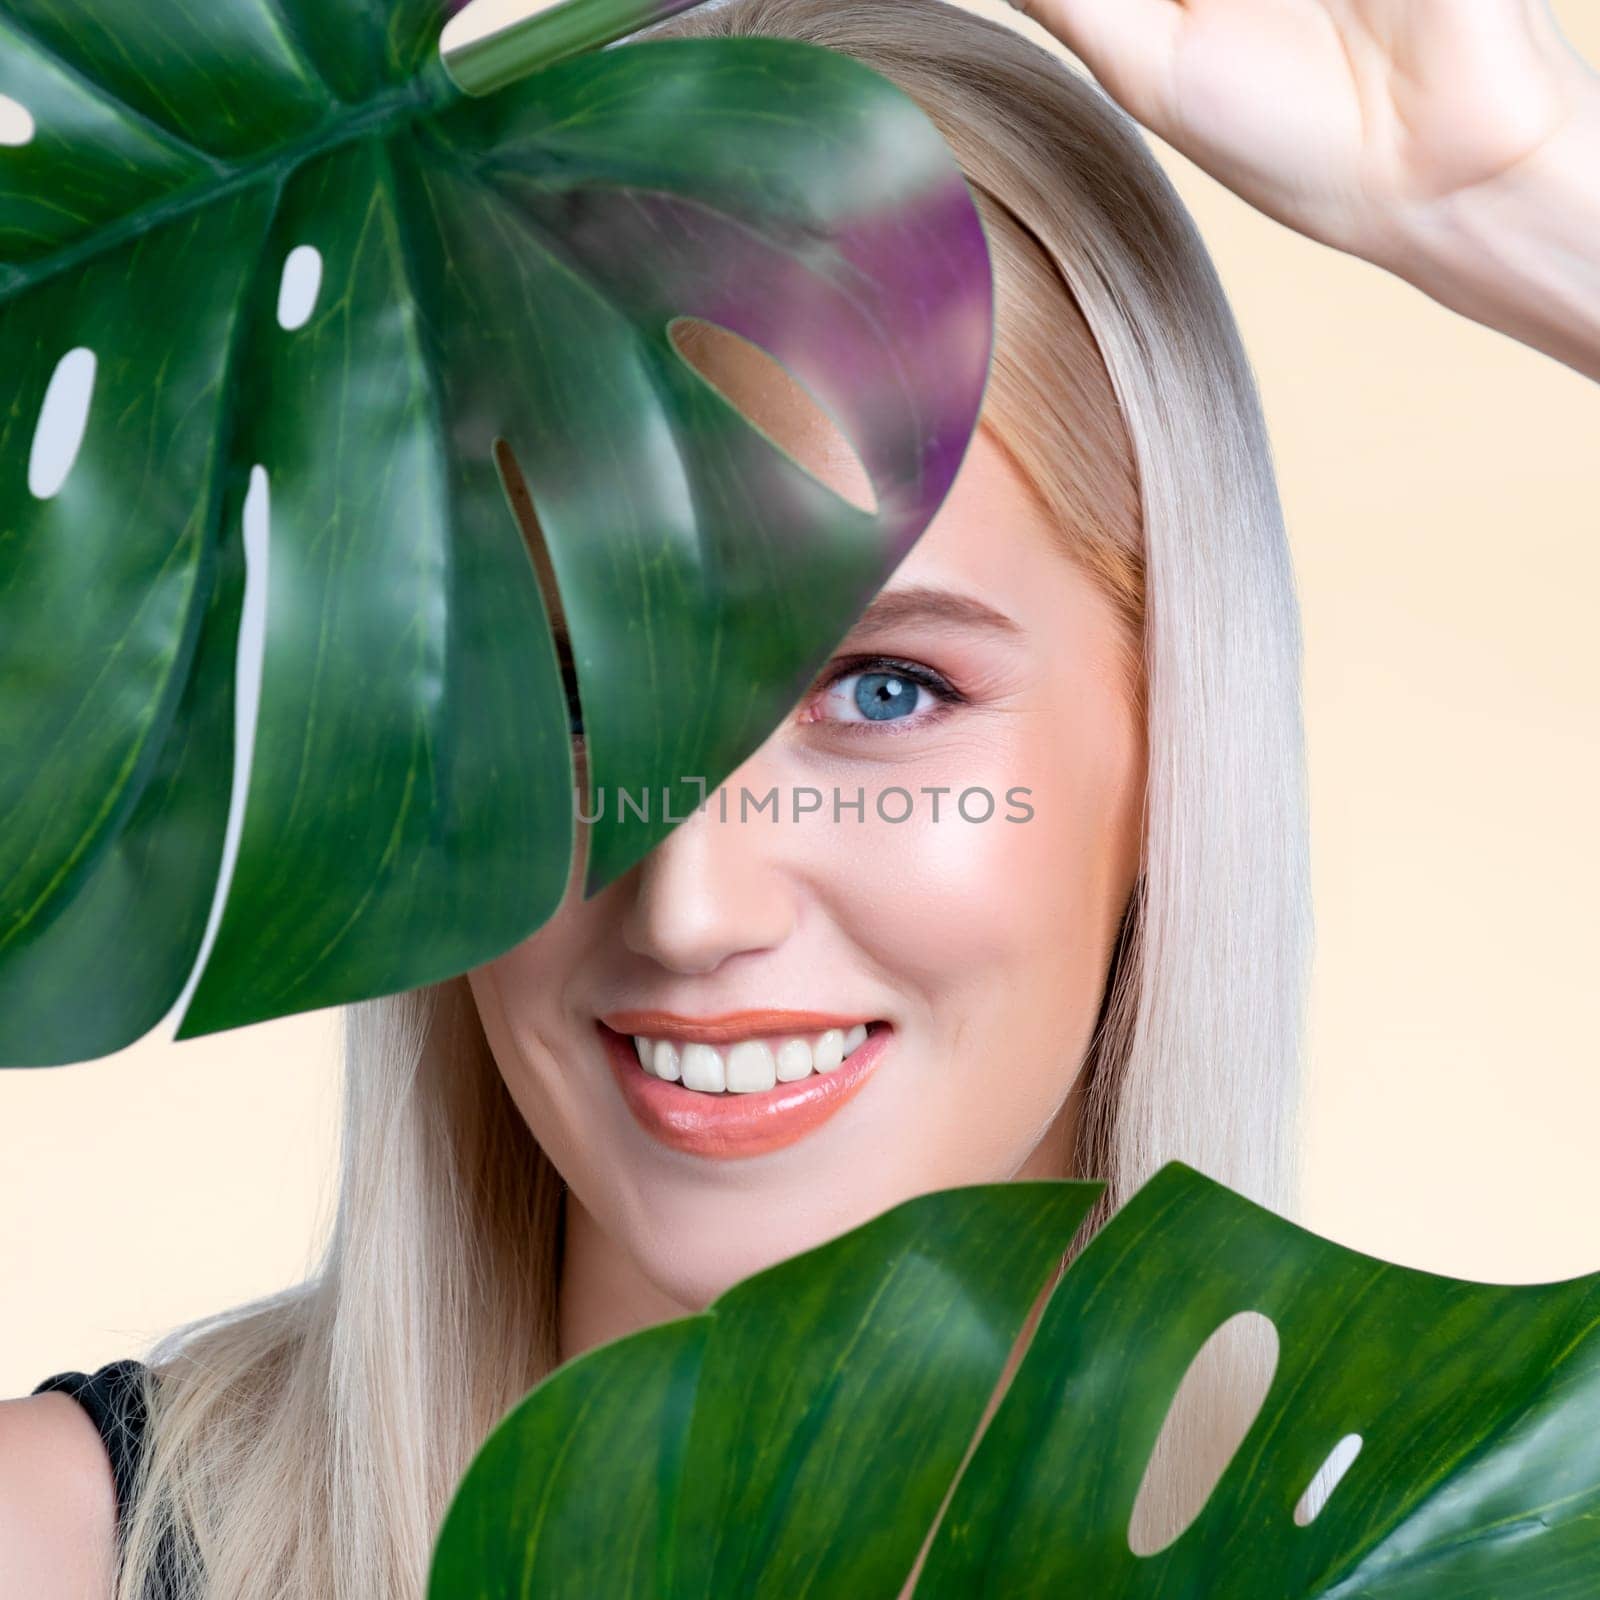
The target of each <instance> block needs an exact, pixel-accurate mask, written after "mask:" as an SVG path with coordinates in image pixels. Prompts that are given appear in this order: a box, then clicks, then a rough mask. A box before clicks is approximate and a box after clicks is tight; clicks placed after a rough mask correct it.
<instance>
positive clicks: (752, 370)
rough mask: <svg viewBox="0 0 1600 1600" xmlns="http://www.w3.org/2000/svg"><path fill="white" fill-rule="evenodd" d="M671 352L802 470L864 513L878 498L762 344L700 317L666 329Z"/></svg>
mask: <svg viewBox="0 0 1600 1600" xmlns="http://www.w3.org/2000/svg"><path fill="white" fill-rule="evenodd" d="M667 337H668V338H669V339H670V340H671V341H672V347H673V349H675V350H676V351H677V352H678V354H679V355H680V356H682V357H683V359H684V360H685V361H686V362H687V363H688V364H689V365H690V366H691V367H693V368H694V370H695V371H696V372H697V373H698V374H699V375H700V376H701V377H702V378H704V379H705V381H706V382H707V383H709V384H710V385H711V387H712V388H713V389H715V390H716V391H717V393H718V394H720V395H721V396H722V398H723V399H724V400H726V401H727V402H728V404H729V405H731V406H732V407H733V408H734V409H735V410H736V411H738V412H739V413H740V414H741V415H742V416H743V417H744V418H745V420H746V421H747V422H749V423H750V424H751V426H752V427H754V428H755V429H757V431H758V432H760V433H763V434H765V435H766V437H767V438H768V439H770V440H771V441H772V443H773V444H775V445H776V446H777V447H778V448H779V449H780V450H782V451H783V452H784V454H785V455H787V456H788V457H789V459H790V460H791V461H793V462H794V463H795V465H796V466H798V467H799V468H800V469H801V470H802V471H803V472H805V473H807V474H808V475H809V476H810V477H812V478H814V479H815V480H816V481H817V482H818V483H820V484H821V485H822V487H823V488H824V489H827V490H830V491H831V492H832V493H834V494H836V495H838V496H839V498H840V499H842V500H845V501H847V502H848V503H849V504H850V505H852V506H854V507H855V508H856V510H857V511H864V512H866V513H867V515H869V516H876V515H877V514H878V495H877V491H876V490H875V489H874V488H873V486H872V478H871V476H870V475H869V474H868V472H867V469H866V466H865V464H864V463H863V462H862V460H861V457H860V456H859V455H858V454H857V453H856V449H855V446H854V445H853V444H851V443H850V441H849V440H848V439H847V438H845V436H844V434H843V433H841V432H840V431H839V428H838V426H837V424H836V423H835V422H834V421H833V419H832V418H831V417H830V416H829V415H828V413H827V412H826V411H824V410H823V409H822V407H821V406H820V405H818V404H817V402H816V401H815V400H814V399H813V398H812V396H811V394H810V391H809V390H807V389H806V388H805V386H804V385H803V384H801V383H800V382H799V381H798V380H797V379H796V378H794V377H793V376H792V375H791V374H790V372H789V371H788V369H787V368H786V367H784V366H783V365H782V363H781V362H778V361H776V360H774V359H773V357H771V356H770V355H768V354H767V352H766V351H765V350H763V349H762V348H761V347H760V346H759V345H757V344H752V343H751V341H750V340H748V339H746V338H744V337H743V336H742V335H740V334H737V333H733V332H730V331H729V330H728V329H727V328H723V327H719V326H718V325H717V324H716V323H714V322H707V321H705V320H704V319H703V318H701V317H675V318H673V320H672V321H671V322H670V323H669V324H668V325H667Z"/></svg>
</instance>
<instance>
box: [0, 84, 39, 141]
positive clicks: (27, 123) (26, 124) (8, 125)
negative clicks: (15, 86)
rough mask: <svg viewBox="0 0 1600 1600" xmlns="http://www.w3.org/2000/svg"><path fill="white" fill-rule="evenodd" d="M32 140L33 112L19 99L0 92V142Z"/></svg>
mask: <svg viewBox="0 0 1600 1600" xmlns="http://www.w3.org/2000/svg"><path fill="white" fill-rule="evenodd" d="M32 140H33V113H32V112H31V111H29V110H28V108H27V107H26V106H25V105H23V104H22V103H21V101H19V100H13V99H12V98H11V96H10V95H8V94H0V144H14V145H17V144H29V143H31V142H32Z"/></svg>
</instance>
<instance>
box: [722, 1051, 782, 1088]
mask: <svg viewBox="0 0 1600 1600" xmlns="http://www.w3.org/2000/svg"><path fill="white" fill-rule="evenodd" d="M777 1081H778V1063H777V1061H776V1060H775V1059H774V1057H773V1054H772V1047H771V1045H768V1044H763V1043H762V1042H761V1040H759V1039H742V1040H741V1041H740V1042H739V1043H738V1044H736V1045H735V1046H734V1047H733V1048H732V1049H731V1050H730V1051H729V1052H728V1091H729V1093H730V1094H757V1093H759V1092H760V1091H761V1090H762V1089H770V1088H772V1087H773V1086H774V1085H775V1084H776V1083H777Z"/></svg>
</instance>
